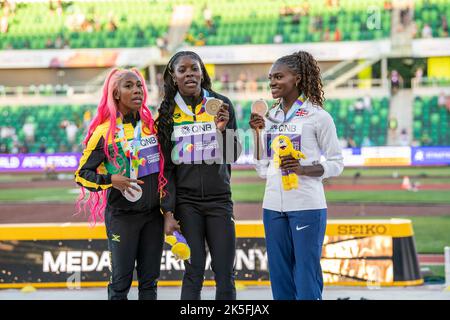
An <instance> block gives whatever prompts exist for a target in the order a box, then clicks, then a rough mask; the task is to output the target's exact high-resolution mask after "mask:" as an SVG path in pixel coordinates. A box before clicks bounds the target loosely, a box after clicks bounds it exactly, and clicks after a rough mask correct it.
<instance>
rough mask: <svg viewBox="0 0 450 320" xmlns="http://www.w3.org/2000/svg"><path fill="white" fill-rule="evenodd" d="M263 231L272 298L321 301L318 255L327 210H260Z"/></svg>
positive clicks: (320, 276)
mask: <svg viewBox="0 0 450 320" xmlns="http://www.w3.org/2000/svg"><path fill="white" fill-rule="evenodd" d="M263 221H264V230H265V234H266V247H267V256H268V260H269V275H270V282H271V287H272V294H273V298H274V299H275V300H321V299H322V291H323V278H322V268H321V266H320V257H321V255H322V245H323V241H324V237H325V229H326V225H327V209H318V210H302V211H290V212H277V211H273V210H268V209H264V211H263Z"/></svg>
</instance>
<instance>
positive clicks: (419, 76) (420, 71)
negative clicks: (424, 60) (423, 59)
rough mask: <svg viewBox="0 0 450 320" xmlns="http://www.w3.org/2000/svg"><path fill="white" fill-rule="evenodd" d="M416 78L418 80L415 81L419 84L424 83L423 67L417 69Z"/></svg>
mask: <svg viewBox="0 0 450 320" xmlns="http://www.w3.org/2000/svg"><path fill="white" fill-rule="evenodd" d="M415 78H416V80H415V81H416V83H417V84H420V83H421V82H422V78H423V68H422V67H418V68H417V69H416V73H415Z"/></svg>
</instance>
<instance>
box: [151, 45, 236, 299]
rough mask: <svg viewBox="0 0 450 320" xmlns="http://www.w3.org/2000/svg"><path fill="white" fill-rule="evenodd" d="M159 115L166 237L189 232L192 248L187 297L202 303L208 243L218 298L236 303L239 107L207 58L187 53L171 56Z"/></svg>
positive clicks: (185, 283) (185, 280) (184, 291)
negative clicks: (234, 191) (214, 84)
mask: <svg viewBox="0 0 450 320" xmlns="http://www.w3.org/2000/svg"><path fill="white" fill-rule="evenodd" d="M211 98H217V99H220V100H222V102H223V104H222V106H221V107H220V110H219V112H218V114H217V115H216V116H212V115H210V114H209V113H208V112H206V110H205V104H206V101H207V100H208V99H211ZM158 112H159V115H158V118H157V120H156V127H157V132H158V139H159V141H160V143H161V146H162V149H163V153H164V155H165V157H164V158H165V170H164V175H165V177H166V179H167V181H168V183H167V188H166V190H165V192H164V195H163V197H162V199H161V211H162V213H163V214H164V218H165V219H164V220H165V233H166V234H171V233H172V232H173V231H175V230H179V229H180V228H181V232H182V233H183V235H184V236H185V237H186V240H187V242H188V244H189V246H190V247H191V259H190V261H185V268H186V271H185V274H184V277H183V285H182V290H181V299H183V300H185V299H186V300H197V299H201V290H202V286H203V279H204V272H205V262H206V249H205V243H207V244H208V248H209V251H210V254H211V267H212V270H213V272H214V275H215V281H216V299H227V300H234V299H236V289H235V285H234V258H235V246H236V236H235V225H234V217H233V203H232V200H231V189H230V176H231V165H230V163H231V162H233V161H235V160H236V159H237V156H238V153H239V150H240V145H239V143H238V139H237V137H236V136H235V131H236V129H237V126H236V119H235V115H234V110H233V107H232V104H231V102H230V100H229V99H228V98H226V97H224V96H222V95H219V94H217V93H215V92H213V91H212V90H211V80H210V78H209V76H208V73H207V71H206V69H205V66H204V64H203V62H202V61H201V59H200V57H199V56H198V55H197V54H195V53H194V52H189V51H182V52H178V53H177V54H175V55H174V56H173V57H172V58H171V60H170V61H169V63H168V65H167V67H166V70H165V72H164V98H163V101H162V103H161V106H160V108H159V110H158ZM200 133H201V134H200ZM238 149H239V150H238ZM177 221H178V222H179V225H178V222H177Z"/></svg>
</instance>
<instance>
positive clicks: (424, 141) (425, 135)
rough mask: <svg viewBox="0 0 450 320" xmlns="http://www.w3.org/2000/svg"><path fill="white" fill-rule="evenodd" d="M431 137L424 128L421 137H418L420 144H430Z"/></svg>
mask: <svg viewBox="0 0 450 320" xmlns="http://www.w3.org/2000/svg"><path fill="white" fill-rule="evenodd" d="M431 142H432V141H431V138H430V135H429V134H428V131H427V130H425V131H424V132H423V133H422V137H421V138H420V144H421V145H422V146H429V145H430V144H431Z"/></svg>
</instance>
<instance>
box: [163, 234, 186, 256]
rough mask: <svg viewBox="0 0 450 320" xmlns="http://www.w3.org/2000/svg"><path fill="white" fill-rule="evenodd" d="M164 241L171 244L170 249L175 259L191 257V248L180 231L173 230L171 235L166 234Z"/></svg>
mask: <svg viewBox="0 0 450 320" xmlns="http://www.w3.org/2000/svg"><path fill="white" fill-rule="evenodd" d="M166 242H167V243H168V244H170V245H171V246H172V248H171V251H172V253H173V254H174V256H175V257H176V258H177V259H181V260H187V259H189V258H190V257H191V249H190V248H189V245H188V244H187V241H186V238H185V237H183V235H182V234H181V233H180V232H178V231H175V232H174V233H173V235H170V236H166Z"/></svg>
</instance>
